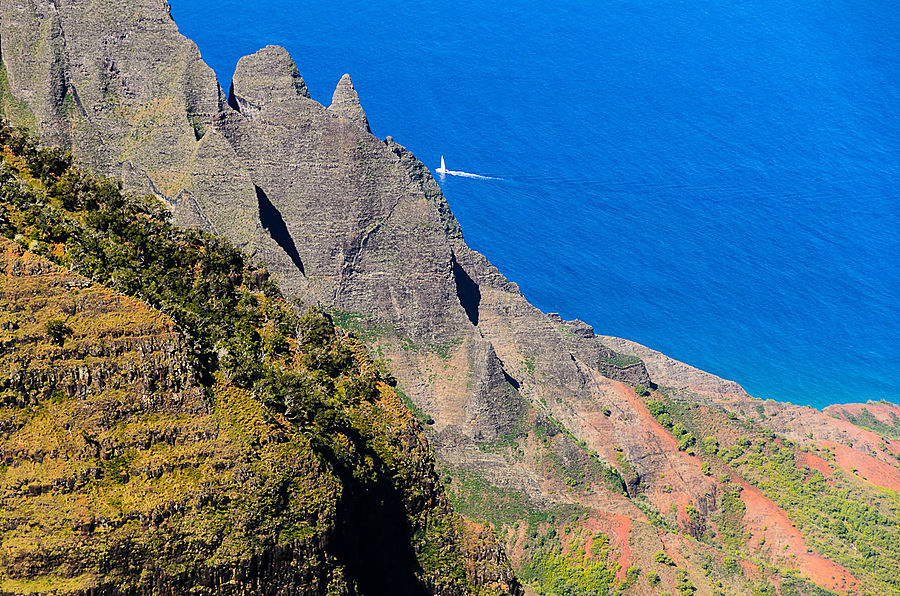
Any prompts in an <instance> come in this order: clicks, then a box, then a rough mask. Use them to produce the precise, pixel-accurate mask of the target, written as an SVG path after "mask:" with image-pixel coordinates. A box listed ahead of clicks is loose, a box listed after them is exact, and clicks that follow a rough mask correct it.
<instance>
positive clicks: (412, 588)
mask: <svg viewBox="0 0 900 596" xmlns="http://www.w3.org/2000/svg"><path fill="white" fill-rule="evenodd" d="M341 432H342V433H343V434H344V435H345V436H347V438H349V439H350V441H351V442H352V443H353V444H354V446H355V447H356V451H357V454H358V455H357V459H358V460H360V461H365V460H367V459H368V460H370V461H371V462H373V463H372V464H370V465H373V466H374V467H376V468H377V469H378V471H377V472H376V473H375V474H366V473H363V474H359V467H358V466H355V465H354V463H353V462H350V461H347V460H346V459H345V458H343V457H340V456H337V455H336V454H335V453H334V452H332V451H331V449H330V448H329V447H328V446H327V445H326V444H324V443H320V445H319V447H318V448H317V451H318V453H319V454H320V455H321V456H322V457H323V459H325V460H326V461H328V463H329V464H331V467H332V470H333V471H334V473H335V474H336V475H337V476H338V478H340V481H341V485H342V486H343V491H342V494H341V499H340V501H339V502H338V506H337V512H336V518H337V527H336V529H335V534H334V536H333V542H332V546H333V547H334V552H335V554H336V555H337V558H338V562H339V563H341V564H343V565H345V566H346V567H345V569H346V574H347V579H348V580H349V581H350V583H351V584H354V585H355V586H356V588H357V589H356V593H357V594H391V595H393V596H426V595H427V594H428V593H429V591H428V590H427V589H426V587H425V586H423V585H422V583H421V582H420V581H419V579H418V577H417V574H418V573H420V572H421V571H422V569H421V566H420V565H419V562H418V560H417V558H416V553H415V550H414V549H413V546H412V540H411V538H412V536H413V530H412V527H411V526H410V522H409V518H408V517H407V511H406V508H405V507H404V495H403V494H402V493H401V492H400V491H398V490H397V488H396V487H395V486H394V484H393V482H391V478H392V473H391V471H390V469H389V467H388V466H387V465H386V464H385V463H384V462H383V461H382V459H381V458H380V457H379V455H378V454H377V453H376V452H375V451H374V450H373V449H371V447H369V446H368V445H367V444H366V440H365V438H364V437H363V436H361V435H360V434H359V433H358V432H357V431H355V430H354V429H351V428H342V429H341ZM354 472H356V473H354Z"/></svg>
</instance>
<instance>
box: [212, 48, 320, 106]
mask: <svg viewBox="0 0 900 596" xmlns="http://www.w3.org/2000/svg"><path fill="white" fill-rule="evenodd" d="M300 97H302V98H306V99H309V91H308V90H307V88H306V83H305V82H304V81H303V77H301V76H300V71H299V70H297V65H296V64H294V60H293V58H291V55H290V54H289V53H288V51H287V50H286V49H284V48H283V47H281V46H273V45H269V46H266V47H264V48H262V49H261V50H259V51H257V52H256V53H255V54H251V55H249V56H244V57H243V58H241V59H240V60H239V61H238V63H237V68H236V69H235V71H234V77H233V78H232V80H231V91H230V93H229V97H228V103H229V104H230V105H231V107H233V108H234V109H236V110H238V111H240V112H241V113H243V114H245V115H248V116H253V115H254V114H256V113H257V112H259V111H261V110H262V109H263V107H264V106H266V105H271V104H278V103H283V102H290V101H295V100H296V99H297V98H300Z"/></svg>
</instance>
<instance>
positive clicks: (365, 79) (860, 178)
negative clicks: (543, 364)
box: [171, 0, 900, 407]
mask: <svg viewBox="0 0 900 596" xmlns="http://www.w3.org/2000/svg"><path fill="white" fill-rule="evenodd" d="M171 4H172V12H173V16H174V17H175V19H176V21H177V22H178V23H179V26H180V27H181V30H182V32H183V33H185V34H186V35H187V36H188V37H190V38H192V39H193V40H195V41H196V42H197V44H198V45H199V47H200V50H201V52H202V53H203V56H204V58H205V59H206V61H207V62H208V63H209V64H210V65H211V66H212V67H213V68H214V69H215V70H216V72H217V73H218V75H219V78H220V81H222V84H223V87H225V88H226V90H227V87H228V81H229V80H230V77H231V73H232V72H233V70H234V65H235V64H236V62H237V60H238V58H239V57H240V56H242V55H244V54H249V53H251V52H254V51H256V50H257V49H258V48H259V47H261V46H263V45H265V44H268V43H276V44H281V45H284V46H285V47H287V48H288V49H289V50H290V51H291V54H292V55H293V56H294V59H295V61H296V62H297V65H298V67H299V69H300V71H301V73H302V74H303V76H304V79H305V80H306V82H307V85H308V87H309V89H310V92H311V93H312V95H313V97H314V98H315V99H318V100H319V101H321V102H322V103H325V104H326V105H327V104H328V103H329V102H330V98H331V93H332V91H333V89H334V86H335V85H336V84H337V81H338V80H339V78H340V76H341V75H342V74H343V73H344V72H349V73H351V76H352V77H353V81H354V84H355V86H356V88H357V90H358V91H359V94H360V97H361V100H362V103H363V107H364V108H365V109H366V113H367V114H368V116H369V121H370V124H371V126H372V130H373V132H374V133H375V134H376V135H378V136H380V137H384V136H387V135H392V136H393V137H394V138H395V140H397V141H398V142H400V143H402V144H404V145H406V146H407V147H409V148H410V149H411V150H412V151H413V152H415V153H416V155H417V156H418V157H419V158H420V159H422V160H423V161H424V162H425V163H426V165H428V166H429V167H431V168H432V170H434V169H435V168H436V167H437V165H438V163H439V160H440V156H441V154H443V155H445V156H446V159H447V167H448V168H450V169H453V170H464V171H467V172H474V173H479V174H484V175H489V176H495V177H500V178H503V180H483V179H473V178H461V177H454V176H448V177H446V179H444V180H443V181H442V182H441V184H442V187H443V189H444V193H445V195H446V196H447V199H448V201H449V202H450V205H451V207H452V208H453V211H454V213H455V214H456V216H457V217H458V219H459V220H460V222H461V223H462V225H463V230H464V232H465V235H466V239H467V241H468V242H469V244H470V245H471V246H472V247H473V248H475V249H477V250H479V251H481V252H483V253H484V254H485V255H487V257H488V258H489V259H490V260H491V261H492V262H493V263H494V264H495V265H497V266H498V267H499V268H500V270H501V271H503V272H504V273H505V274H506V275H507V276H508V277H509V278H510V279H512V280H513V281H516V282H518V283H519V285H520V286H521V288H522V290H523V292H524V293H525V295H526V296H527V297H528V298H529V299H530V300H531V301H532V302H533V303H534V304H535V305H537V306H538V307H540V308H541V309H543V310H545V311H552V312H560V313H561V314H562V315H563V316H564V317H567V318H575V317H578V318H581V319H583V320H586V321H588V322H590V323H591V324H593V325H594V327H595V328H596V329H597V331H598V332H600V333H606V334H612V335H619V336H622V337H627V338H630V339H634V340H636V341H639V342H641V343H644V344H646V345H648V346H651V347H653V348H656V349H659V350H661V351H663V352H665V353H666V354H669V355H671V356H673V357H675V358H678V359H681V360H684V361H686V362H689V363H691V364H693V365H695V366H698V367H700V368H703V369H705V370H709V371H711V372H714V373H717V374H720V375H722V376H725V377H728V378H732V379H735V380H737V381H738V382H740V383H742V384H743V385H744V386H745V387H746V388H747V389H748V390H749V391H750V392H751V393H753V394H754V395H758V396H760V397H770V398H774V399H778V400H785V401H793V402H796V403H806V404H811V405H815V406H819V407H821V406H824V405H827V404H829V403H835V402H841V401H851V400H853V401H859V400H866V399H881V398H884V399H889V400H893V401H900V380H898V377H900V349H898V347H897V338H898V336H900V306H898V305H900V267H898V262H900V259H898V256H897V255H898V254H900V190H898V188H900V184H898V183H900V119H898V118H897V111H898V108H900V12H898V11H896V10H895V7H894V6H893V4H892V3H890V2H888V1H887V0H872V1H870V2H866V3H852V2H848V1H842V0H837V1H835V2H828V3H820V2H812V1H806V2H804V1H800V0H779V1H775V0H754V1H752V2H744V3H729V4H727V5H725V4H723V3H717V2H711V1H709V0H695V1H692V2H683V1H669V2H664V1H645V2H625V1H610V2H585V1H571V0H563V1H562V2H558V3H554V4H553V6H547V5H546V3H538V2H524V1H520V2H509V1H505V2H499V1H482V0H476V1H473V2H469V3H465V4H464V5H454V4H448V3H445V2H441V3H439V2H435V1H434V0H420V1H418V2H415V3H412V2H396V1H395V2H370V3H351V2H334V1H331V2H320V1H310V2H306V3H295V2H288V1H287V0H258V1H257V2H254V3H246V2H236V1H233V0H222V1H220V2H216V3H214V4H213V3H208V2H201V1H199V0H171Z"/></svg>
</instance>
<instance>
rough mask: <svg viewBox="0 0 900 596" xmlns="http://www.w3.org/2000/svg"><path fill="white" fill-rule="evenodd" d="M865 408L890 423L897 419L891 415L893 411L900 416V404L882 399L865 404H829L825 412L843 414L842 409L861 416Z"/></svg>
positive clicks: (879, 418)
mask: <svg viewBox="0 0 900 596" xmlns="http://www.w3.org/2000/svg"><path fill="white" fill-rule="evenodd" d="M863 410H868V411H869V413H870V414H871V415H872V416H874V417H875V418H877V419H878V420H881V421H882V422H884V423H885V424H889V425H893V424H894V420H895V419H894V417H893V416H891V414H892V413H893V414H894V416H896V417H897V418H900V406H898V405H896V404H890V403H885V402H880V401H870V402H869V403H865V404H835V405H833V406H828V407H827V408H825V409H824V410H823V412H825V413H826V414H834V415H836V416H841V411H844V412H847V413H848V414H851V415H853V416H859V415H860V414H861V413H862V411H863Z"/></svg>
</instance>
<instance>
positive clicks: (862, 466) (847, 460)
mask: <svg viewBox="0 0 900 596" xmlns="http://www.w3.org/2000/svg"><path fill="white" fill-rule="evenodd" d="M824 444H825V446H826V447H828V448H830V449H832V450H833V451H834V455H835V462H836V463H837V465H839V466H840V467H841V468H843V469H844V470H845V471H847V473H852V470H854V469H855V470H856V476H858V477H859V478H862V479H863V480H865V481H866V482H868V483H869V484H874V485H876V486H881V487H883V488H888V489H890V490H893V491H896V492H898V493H900V469H898V468H896V467H895V466H892V465H890V464H888V463H885V462H883V461H881V460H880V459H876V458H874V457H872V456H871V455H867V454H865V453H862V452H861V451H857V450H856V449H853V448H852V447H847V446H846V445H841V444H839V443H835V442H833V441H824Z"/></svg>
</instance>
